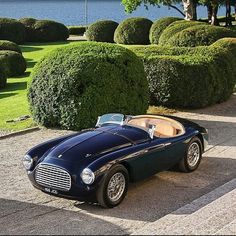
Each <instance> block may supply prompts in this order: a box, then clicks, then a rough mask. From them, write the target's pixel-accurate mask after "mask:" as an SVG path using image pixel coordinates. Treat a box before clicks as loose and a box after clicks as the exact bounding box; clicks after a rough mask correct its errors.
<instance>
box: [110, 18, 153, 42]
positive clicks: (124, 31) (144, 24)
mask: <svg viewBox="0 0 236 236" xmlns="http://www.w3.org/2000/svg"><path fill="white" fill-rule="evenodd" d="M151 26H152V21H150V20H148V19H146V18H141V17H133V18H128V19H126V20H124V21H122V22H121V23H120V24H119V26H118V27H117V29H116V31H115V36H114V41H115V42H116V43H119V44H144V45H145V44H150V41H149V32H150V28H151Z"/></svg>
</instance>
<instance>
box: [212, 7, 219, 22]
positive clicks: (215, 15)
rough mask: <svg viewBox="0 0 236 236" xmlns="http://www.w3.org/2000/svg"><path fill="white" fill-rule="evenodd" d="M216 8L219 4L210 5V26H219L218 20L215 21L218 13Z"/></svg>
mask: <svg viewBox="0 0 236 236" xmlns="http://www.w3.org/2000/svg"><path fill="white" fill-rule="evenodd" d="M218 7H219V4H218V3H215V4H213V5H212V8H213V9H212V16H211V25H219V22H218V19H217V13H218Z"/></svg>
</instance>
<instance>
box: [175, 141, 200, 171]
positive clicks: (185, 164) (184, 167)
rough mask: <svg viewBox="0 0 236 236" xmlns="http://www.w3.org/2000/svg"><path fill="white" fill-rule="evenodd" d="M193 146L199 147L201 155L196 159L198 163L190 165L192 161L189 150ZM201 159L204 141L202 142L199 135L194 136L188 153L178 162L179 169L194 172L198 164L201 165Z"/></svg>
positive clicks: (188, 148)
mask: <svg viewBox="0 0 236 236" xmlns="http://www.w3.org/2000/svg"><path fill="white" fill-rule="evenodd" d="M193 146H194V147H195V148H197V147H198V149H199V157H198V159H197V160H196V161H195V162H196V163H193V165H190V163H189V150H190V148H191V147H193ZM201 159H202V143H201V140H200V139H199V138H198V137H194V138H192V139H191V141H190V142H189V144H188V147H187V150H186V153H185V156H184V158H182V160H181V161H180V162H179V164H178V169H179V170H180V171H182V172H185V173H189V172H192V171H194V170H196V169H197V168H198V166H199V165H200V162H201Z"/></svg>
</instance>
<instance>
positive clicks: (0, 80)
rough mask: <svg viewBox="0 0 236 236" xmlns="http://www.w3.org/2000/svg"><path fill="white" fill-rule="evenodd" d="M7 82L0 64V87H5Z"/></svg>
mask: <svg viewBox="0 0 236 236" xmlns="http://www.w3.org/2000/svg"><path fill="white" fill-rule="evenodd" d="M6 84H7V77H6V75H5V72H4V71H3V68H1V65H0V89H2V88H5V86H6Z"/></svg>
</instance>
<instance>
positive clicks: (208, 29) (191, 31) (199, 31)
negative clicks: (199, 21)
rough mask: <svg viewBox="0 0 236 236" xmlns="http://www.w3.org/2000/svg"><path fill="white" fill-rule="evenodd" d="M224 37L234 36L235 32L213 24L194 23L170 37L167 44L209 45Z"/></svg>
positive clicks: (184, 45) (186, 45)
mask: <svg viewBox="0 0 236 236" xmlns="http://www.w3.org/2000/svg"><path fill="white" fill-rule="evenodd" d="M225 37H236V32H235V31H233V30H230V29H226V28H223V27H219V26H213V25H196V26H193V27H189V28H187V29H185V30H182V31H181V32H179V33H176V34H175V35H174V36H173V37H171V38H170V39H169V40H168V42H167V45H170V46H183V47H195V46H204V45H211V44H212V43H214V42H216V41H217V40H218V39H221V38H225Z"/></svg>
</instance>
